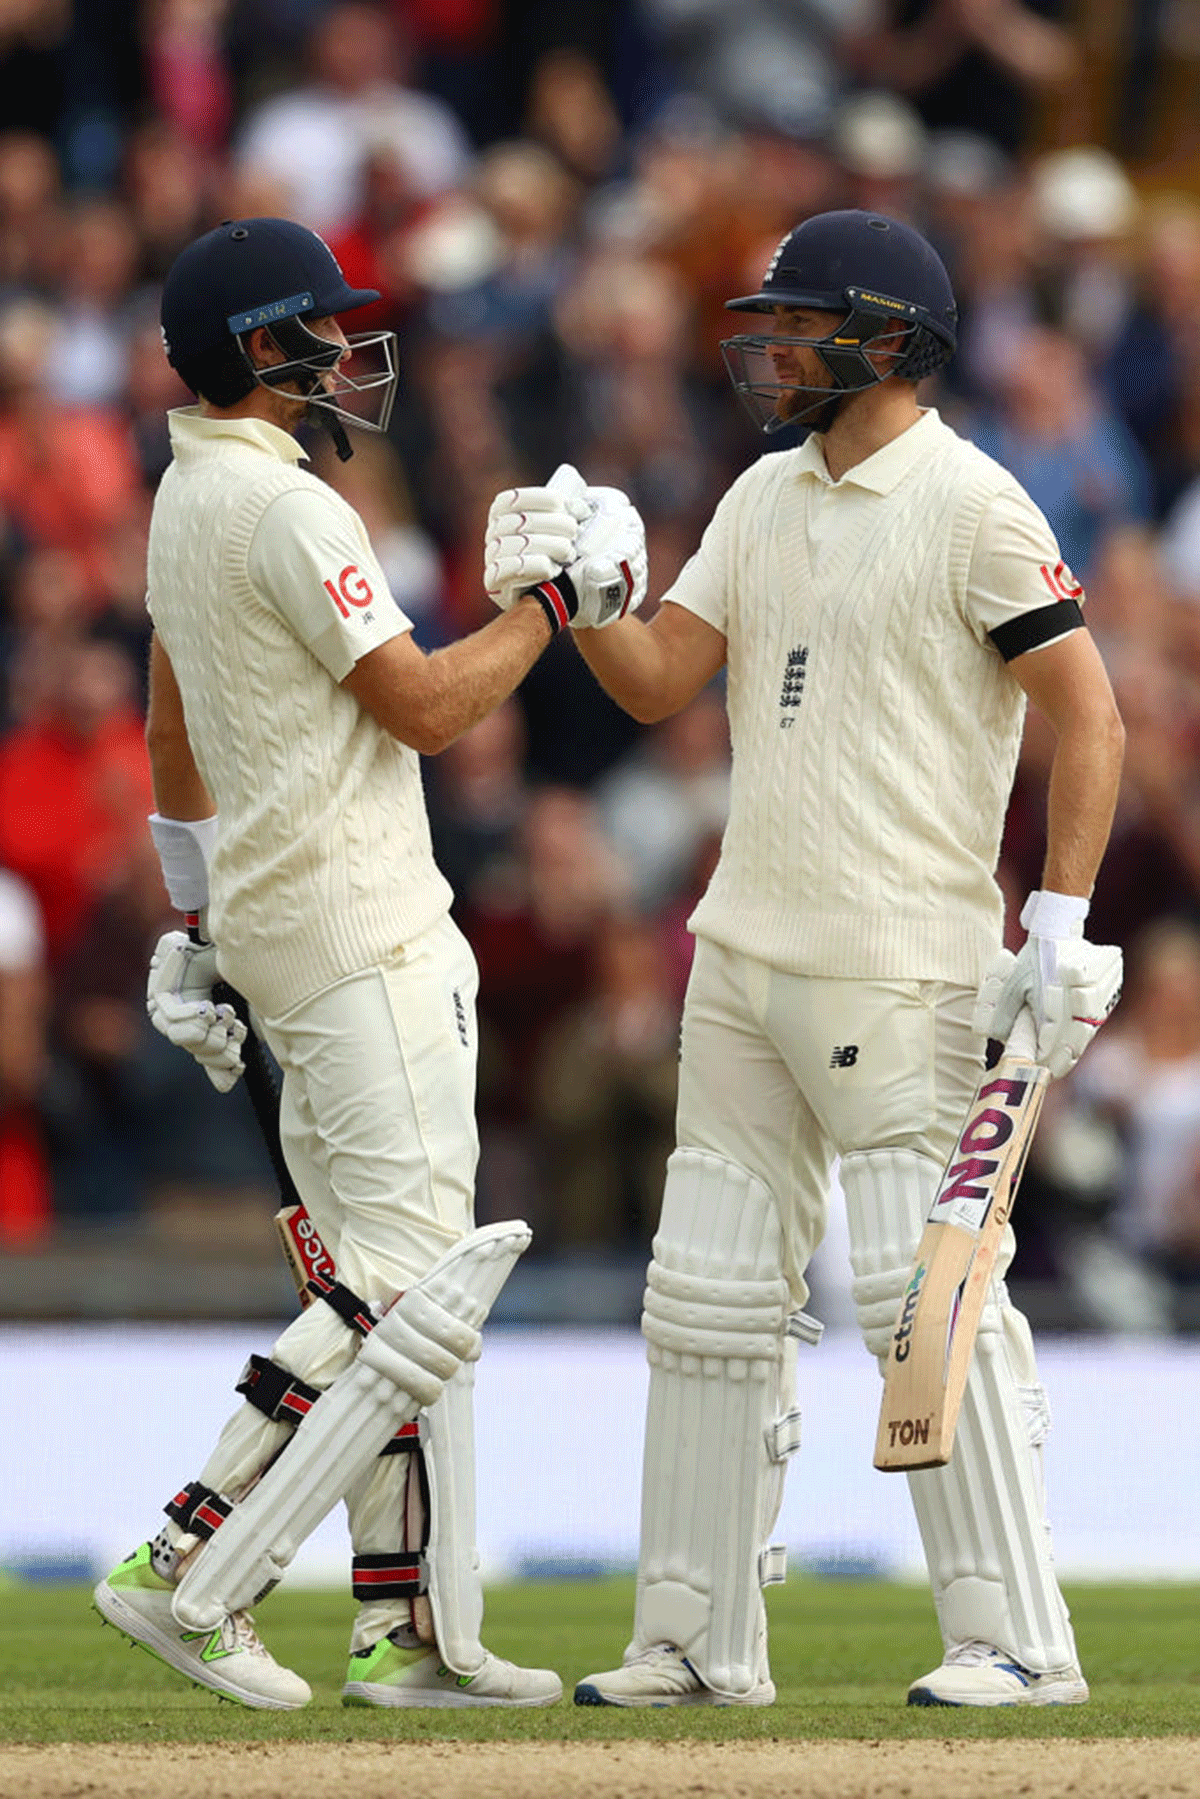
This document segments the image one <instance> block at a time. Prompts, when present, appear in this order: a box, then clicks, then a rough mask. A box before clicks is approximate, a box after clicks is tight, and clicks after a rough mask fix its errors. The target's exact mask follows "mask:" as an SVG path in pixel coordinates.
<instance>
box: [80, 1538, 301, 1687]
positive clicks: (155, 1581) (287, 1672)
mask: <svg viewBox="0 0 1200 1799" xmlns="http://www.w3.org/2000/svg"><path fill="white" fill-rule="evenodd" d="M173 1591H174V1589H173V1587H172V1586H171V1583H170V1581H168V1580H164V1579H163V1577H162V1575H161V1574H158V1573H156V1572H155V1569H154V1566H153V1563H152V1560H151V1545H150V1544H149V1543H143V1544H142V1546H141V1548H140V1549H135V1550H134V1552H133V1554H132V1555H131V1556H129V1557H128V1558H127V1559H126V1560H125V1561H123V1562H122V1563H121V1564H120V1566H119V1567H117V1568H114V1569H113V1571H112V1573H111V1574H110V1575H109V1576H108V1577H107V1579H105V1580H102V1581H101V1582H100V1584H99V1586H98V1587H97V1588H96V1591H95V1593H94V1594H93V1598H94V1600H95V1605H96V1610H97V1611H98V1612H99V1613H100V1616H101V1617H102V1618H103V1619H105V1620H106V1622H107V1623H109V1624H115V1625H116V1627H117V1629H118V1630H119V1631H121V1632H122V1634H123V1635H125V1636H127V1637H128V1638H129V1639H130V1641H131V1642H134V1643H136V1644H138V1645H139V1646H140V1647H141V1648H142V1649H148V1650H149V1651H150V1654H151V1655H156V1656H158V1658H159V1660H160V1661H164V1662H166V1663H167V1664H168V1666H169V1667H172V1668H176V1669H178V1671H179V1673H180V1674H186V1675H187V1677H188V1679H189V1680H193V1681H195V1682H196V1684H197V1685H198V1686H202V1687H207V1688H208V1689H209V1691H210V1692H213V1693H217V1694H219V1695H220V1696H221V1697H222V1698H224V1699H236V1700H237V1702H238V1703H239V1704H240V1705H251V1706H256V1707H258V1708H259V1709H260V1710H263V1711H293V1710H295V1709H296V1707H297V1706H301V1705H307V1704H308V1702H309V1700H310V1699H311V1698H312V1690H311V1688H310V1687H309V1685H308V1683H307V1681H303V1680H301V1678H300V1676H299V1675H298V1674H293V1673H292V1671H291V1669H290V1668H281V1667H280V1665H279V1663H278V1662H277V1661H276V1660H275V1658H274V1656H273V1655H272V1654H271V1652H270V1650H269V1649H267V1648H266V1646H265V1644H263V1642H262V1641H261V1640H260V1638H259V1636H258V1633H257V1631H256V1630H255V1628H254V1621H253V1619H252V1618H251V1616H250V1614H249V1612H233V1613H232V1614H231V1615H230V1616H229V1617H228V1618H226V1619H224V1621H223V1622H222V1623H220V1624H218V1625H217V1627H216V1629H215V1630H186V1629H185V1628H184V1626H183V1625H182V1624H179V1623H178V1622H177V1621H176V1619H175V1616H174V1614H173V1613H172V1611H171V1594H172V1592H173Z"/></svg>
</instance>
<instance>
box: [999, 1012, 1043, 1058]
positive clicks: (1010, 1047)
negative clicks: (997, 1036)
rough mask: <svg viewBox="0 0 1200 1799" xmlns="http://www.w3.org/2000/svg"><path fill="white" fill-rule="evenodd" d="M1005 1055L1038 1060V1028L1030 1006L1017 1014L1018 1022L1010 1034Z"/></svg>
mask: <svg viewBox="0 0 1200 1799" xmlns="http://www.w3.org/2000/svg"><path fill="white" fill-rule="evenodd" d="M1004 1048H1005V1054H1006V1055H1009V1056H1023V1057H1024V1058H1025V1060H1026V1061H1028V1062H1033V1061H1036V1059H1037V1026H1036V1024H1035V1023H1034V1022H1033V1013H1032V1012H1031V1011H1030V1010H1029V1007H1028V1006H1022V1007H1021V1010H1020V1011H1019V1012H1018V1013H1017V1016H1016V1021H1015V1023H1014V1024H1013V1028H1012V1030H1011V1031H1010V1032H1009V1034H1008V1042H1007V1043H1006V1044H1005V1046H1004Z"/></svg>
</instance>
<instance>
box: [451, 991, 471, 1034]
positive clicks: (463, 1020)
mask: <svg viewBox="0 0 1200 1799" xmlns="http://www.w3.org/2000/svg"><path fill="white" fill-rule="evenodd" d="M454 1022H455V1024H456V1025H457V1026H458V1040H459V1042H460V1043H461V1044H462V1046H463V1048H464V1049H470V1047H471V1039H470V1037H469V1036H468V1035H467V1008H466V1007H465V1006H464V1005H463V1000H462V994H461V993H460V992H459V991H458V988H457V987H456V988H455V989H454Z"/></svg>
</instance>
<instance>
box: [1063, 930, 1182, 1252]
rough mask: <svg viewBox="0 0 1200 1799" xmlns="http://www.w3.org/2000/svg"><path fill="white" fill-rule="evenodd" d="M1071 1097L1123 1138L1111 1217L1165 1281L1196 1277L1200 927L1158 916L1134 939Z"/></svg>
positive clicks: (1121, 1236)
mask: <svg viewBox="0 0 1200 1799" xmlns="http://www.w3.org/2000/svg"><path fill="white" fill-rule="evenodd" d="M1071 1096H1072V1100H1073V1102H1074V1103H1075V1104H1076V1105H1077V1106H1079V1107H1083V1108H1091V1109H1092V1110H1094V1111H1097V1112H1099V1113H1101V1114H1103V1115H1106V1116H1107V1117H1108V1118H1110V1119H1111V1120H1112V1121H1113V1122H1114V1123H1115V1125H1116V1127H1117V1129H1118V1132H1119V1135H1120V1138H1121V1141H1122V1143H1123V1145H1124V1167H1123V1170H1122V1173H1121V1176H1120V1180H1119V1193H1118V1199H1117V1206H1116V1211H1115V1214H1114V1220H1113V1225H1114V1228H1115V1230H1116V1231H1117V1233H1118V1235H1119V1236H1120V1238H1121V1239H1122V1240H1123V1241H1124V1242H1125V1243H1127V1244H1128V1245H1129V1246H1130V1247H1131V1248H1133V1249H1134V1250H1135V1251H1136V1252H1137V1253H1138V1254H1139V1255H1141V1256H1143V1257H1145V1258H1146V1260H1147V1261H1148V1262H1149V1263H1150V1264H1151V1265H1152V1266H1153V1267H1154V1268H1156V1269H1158V1270H1159V1271H1160V1272H1161V1273H1162V1274H1164V1275H1165V1276H1166V1277H1167V1279H1168V1280H1169V1281H1171V1282H1172V1283H1174V1284H1176V1285H1178V1286H1194V1285H1196V1284H1197V1283H1200V929H1198V928H1197V924H1196V922H1195V920H1194V919H1188V920H1184V919H1178V918H1176V919H1164V920H1162V921H1160V922H1159V923H1158V924H1156V925H1153V926H1152V927H1151V928H1150V929H1149V930H1147V931H1145V932H1143V933H1142V934H1141V935H1140V936H1139V937H1138V938H1137V939H1136V940H1135V941H1134V944H1133V945H1132V949H1131V954H1130V958H1129V974H1128V979H1127V983H1126V989H1125V995H1124V997H1123V999H1122V1001H1121V1005H1120V1008H1119V1010H1118V1012H1117V1014H1116V1016H1115V1018H1114V1020H1113V1027H1112V1030H1111V1033H1106V1036H1105V1038H1104V1039H1102V1040H1101V1041H1100V1042H1098V1043H1096V1044H1095V1045H1094V1046H1093V1048H1092V1049H1091V1051H1090V1052H1089V1054H1088V1055H1087V1056H1086V1057H1085V1058H1084V1059H1083V1061H1082V1062H1081V1063H1080V1066H1079V1069H1078V1071H1077V1073H1076V1076H1075V1078H1074V1082H1073V1085H1072V1095H1071Z"/></svg>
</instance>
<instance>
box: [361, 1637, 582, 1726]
mask: <svg viewBox="0 0 1200 1799" xmlns="http://www.w3.org/2000/svg"><path fill="white" fill-rule="evenodd" d="M561 1698H562V1681H561V1680H560V1679H559V1678H558V1675H557V1674H553V1673H551V1671H550V1669H549V1668H518V1667H517V1665H516V1663H515V1662H505V1661H501V1659H500V1657H499V1656H498V1655H485V1659H484V1663H483V1666H482V1667H481V1668H480V1669H479V1670H478V1671H477V1672H476V1673H475V1674H455V1673H454V1671H453V1669H451V1668H448V1667H447V1666H446V1664H445V1662H443V1660H442V1658H441V1656H440V1655H439V1654H438V1652H437V1650H436V1649H428V1648H426V1647H425V1646H424V1645H422V1646H421V1647H419V1648H416V1649H407V1648H405V1647H403V1646H402V1645H401V1644H399V1643H394V1642H393V1641H392V1639H391V1638H390V1637H383V1638H381V1639H380V1641H379V1642H378V1643H376V1644H374V1646H373V1647H372V1648H370V1649H360V1650H359V1651H358V1652H357V1653H356V1654H354V1655H352V1656H351V1657H350V1667H349V1669H348V1671H347V1674H346V1684H345V1686H344V1687H343V1688H342V1704H343V1705H400V1706H410V1707H421V1706H424V1707H428V1706H433V1707H436V1708H438V1709H439V1710H445V1709H448V1708H450V1707H452V1706H460V1707H478V1706H484V1705H507V1706H518V1705H553V1704H555V1702H556V1701H557V1700H559V1699H561Z"/></svg>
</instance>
